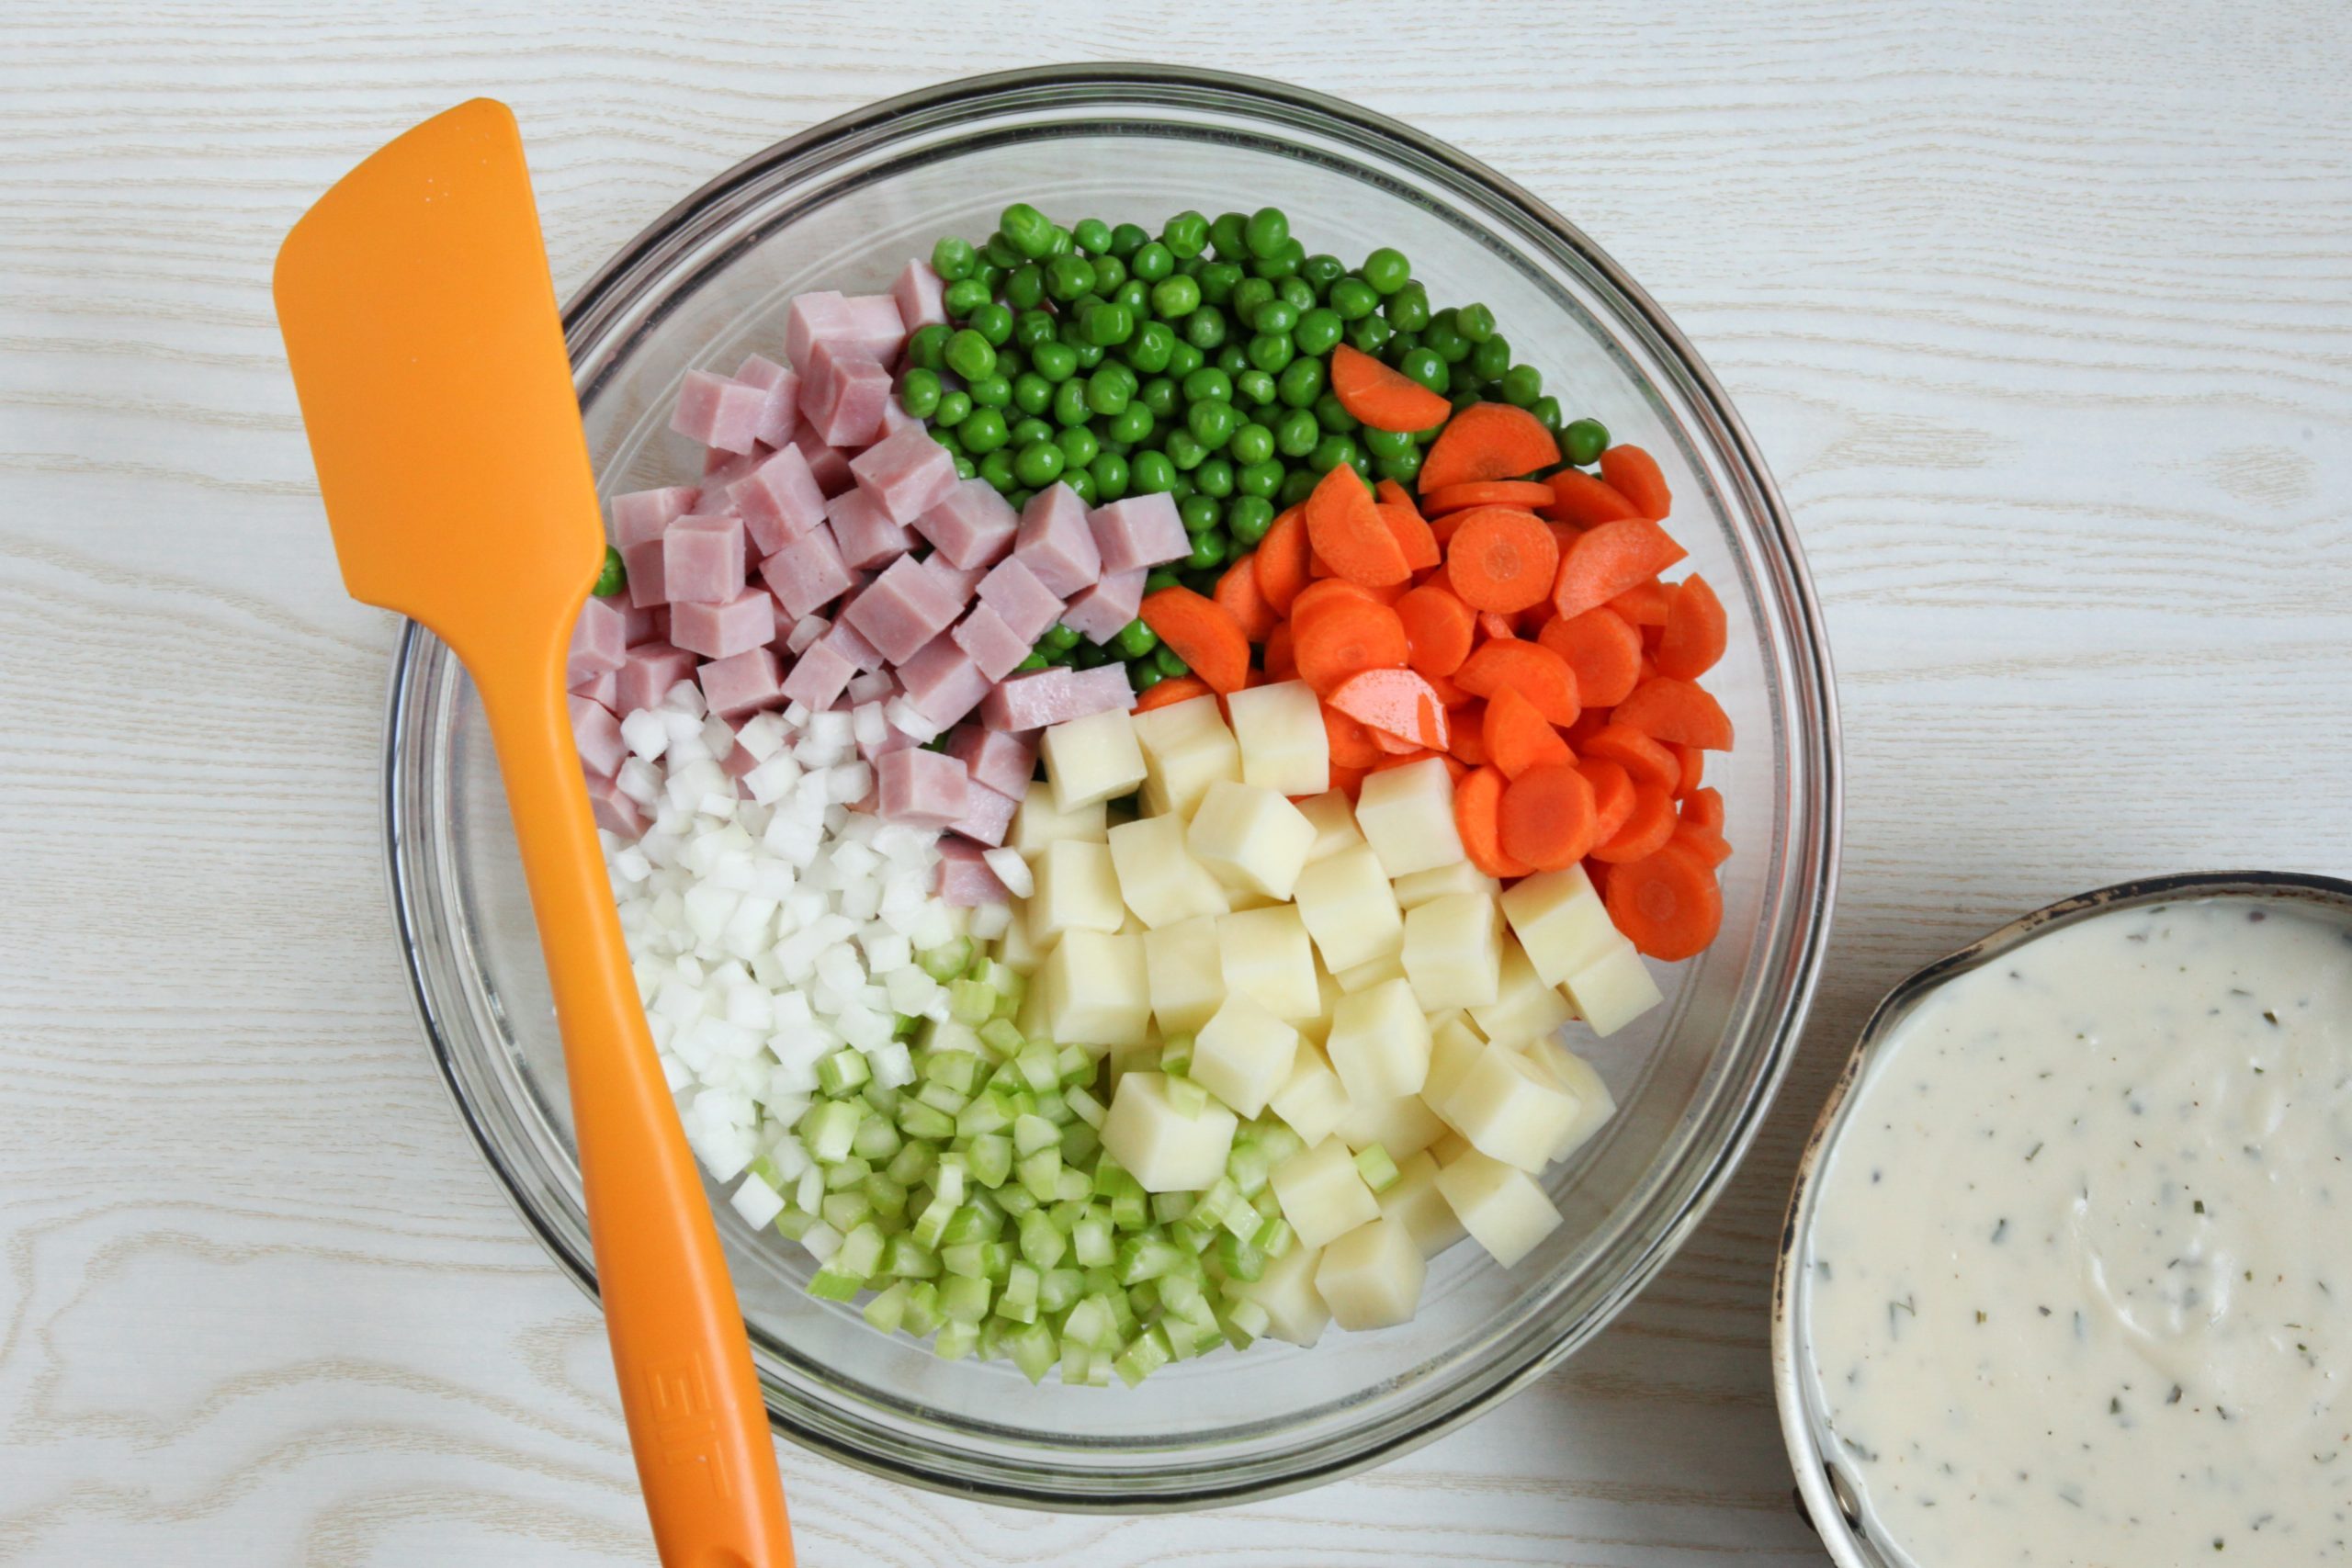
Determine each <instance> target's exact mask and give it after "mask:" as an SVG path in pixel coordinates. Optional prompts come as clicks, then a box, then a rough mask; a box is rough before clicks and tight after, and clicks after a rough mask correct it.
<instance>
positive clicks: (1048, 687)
mask: <svg viewBox="0 0 2352 1568" xmlns="http://www.w3.org/2000/svg"><path fill="white" fill-rule="evenodd" d="M1135 705H1136V694H1135V690H1134V688H1133V687H1131V686H1129V685H1128V684H1127V670H1126V666H1125V665H1124V664H1100V665H1097V666H1095V667H1094V668H1093V669H1091V670H1069V669H1061V668H1056V669H1051V670H1038V671H1033V672H1031V673H1029V674H1026V675H1015V676H1013V677H1012V679H1011V680H1007V681H1000V682H997V685H996V689H995V690H993V691H991V692H990V693H989V694H988V698H987V700H986V701H984V702H983V703H982V704H981V705H980V722H981V723H982V724H985V725H987V726H988V727H989V728H990V729H1003V730H1010V731H1012V733H1013V734H1016V735H1022V734H1026V733H1027V732H1028V731H1030V730H1033V729H1044V728H1046V727H1048V726H1050V725H1056V724H1068V723H1069V721H1070V720H1071V719H1074V718H1084V717H1086V716H1088V715H1089V714H1097V713H1102V712H1103V711H1105V710H1106V709H1109V708H1123V709H1124V708H1132V707H1134V706H1135Z"/></svg>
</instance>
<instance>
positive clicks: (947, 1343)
mask: <svg viewBox="0 0 2352 1568" xmlns="http://www.w3.org/2000/svg"><path fill="white" fill-rule="evenodd" d="M979 1342H980V1331H979V1330H978V1328H975V1327H973V1326H972V1325H970V1324H968V1323H961V1322H954V1321H951V1322H947V1323H943V1324H941V1325H939V1337H937V1338H936V1339H933V1341H932V1342H931V1353H932V1354H933V1355H934V1356H936V1357H938V1358H939V1359H941V1360H943V1361H960V1360H962V1359H964V1358H965V1357H967V1356H968V1355H970V1354H971V1353H972V1351H973V1350H974V1349H975V1348H977V1347H978V1345H979Z"/></svg>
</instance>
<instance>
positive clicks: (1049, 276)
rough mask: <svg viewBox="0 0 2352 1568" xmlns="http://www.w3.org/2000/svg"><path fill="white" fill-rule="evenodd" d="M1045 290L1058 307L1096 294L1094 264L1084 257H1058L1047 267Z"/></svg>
mask: <svg viewBox="0 0 2352 1568" xmlns="http://www.w3.org/2000/svg"><path fill="white" fill-rule="evenodd" d="M1044 286H1045V290H1046V294H1047V295H1049V296H1050V297H1051V298H1052V299H1053V300H1054V302H1055V303H1056V304H1057V305H1068V304H1070V303H1072V302H1073V301H1075V300H1078V299H1082V298H1083V297H1085V296H1086V295H1089V294H1091V293H1093V292H1094V264H1093V263H1091V262H1090V261H1088V260H1087V259H1086V258H1085V257H1084V256H1080V255H1069V256H1056V257H1055V258H1054V259H1053V261H1052V262H1051V263H1049V264H1048V265H1046V272H1045V278H1044Z"/></svg>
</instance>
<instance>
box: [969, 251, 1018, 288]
mask: <svg viewBox="0 0 2352 1568" xmlns="http://www.w3.org/2000/svg"><path fill="white" fill-rule="evenodd" d="M1018 265H1021V258H1020V257H1019V256H1018V255H1015V256H1014V257H1013V258H1012V261H1011V262H1009V263H998V262H994V261H990V260H989V259H988V257H987V256H986V255H985V254H983V255H982V256H981V258H980V265H978V266H976V267H974V268H973V269H972V276H971V277H970V278H969V279H968V281H970V282H973V283H977V284H978V285H979V286H980V287H981V288H985V289H987V290H988V294H989V299H995V298H996V291H997V290H998V289H1000V288H1003V287H1004V275H1005V271H1006V268H1007V267H1009V266H1018Z"/></svg>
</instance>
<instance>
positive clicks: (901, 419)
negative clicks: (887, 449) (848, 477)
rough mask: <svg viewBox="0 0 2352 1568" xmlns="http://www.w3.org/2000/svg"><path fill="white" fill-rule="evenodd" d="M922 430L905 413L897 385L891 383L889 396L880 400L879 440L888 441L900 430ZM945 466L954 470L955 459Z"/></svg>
mask: <svg viewBox="0 0 2352 1568" xmlns="http://www.w3.org/2000/svg"><path fill="white" fill-rule="evenodd" d="M922 428H923V423H922V421H921V420H919V419H917V418H916V417H915V416H914V415H912V414H910V413H909V412H907V407H906V405H905V404H904V403H902V402H900V401H899V389H898V384H897V383H896V382H893V383H891V387H890V395H889V396H888V397H887V398H885V399H883V400H882V435H881V439H882V440H884V441H888V440H889V439H890V437H892V436H893V435H896V434H899V432H900V431H902V430H908V429H915V430H921V429H922ZM947 466H948V467H949V468H954V467H955V466H956V461H955V459H954V458H952V457H951V458H949V459H948V462H947Z"/></svg>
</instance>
